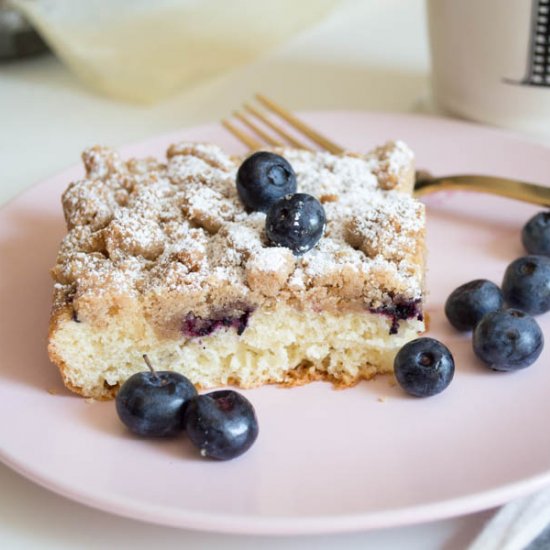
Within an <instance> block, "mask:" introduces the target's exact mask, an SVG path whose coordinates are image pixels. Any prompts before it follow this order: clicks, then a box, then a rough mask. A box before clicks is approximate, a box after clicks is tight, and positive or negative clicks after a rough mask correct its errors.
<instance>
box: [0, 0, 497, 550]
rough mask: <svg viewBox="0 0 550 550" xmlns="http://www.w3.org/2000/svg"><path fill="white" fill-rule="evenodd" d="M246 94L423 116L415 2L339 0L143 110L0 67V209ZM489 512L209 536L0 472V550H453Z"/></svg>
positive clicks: (210, 117)
mask: <svg viewBox="0 0 550 550" xmlns="http://www.w3.org/2000/svg"><path fill="white" fill-rule="evenodd" d="M256 91H264V92H266V93H269V95H271V96H272V97H273V98H275V99H277V100H279V101H280V102H281V103H283V104H285V105H287V106H288V107H290V108H292V109H295V110H300V109H302V110H316V109H350V108H352V109H362V110H383V111H400V112H407V111H418V110H425V108H426V107H425V106H426V105H427V104H428V105H429V102H428V101H427V98H428V97H429V55H428V44H427V35H426V21H425V13H424V4H423V1H422V0H368V1H364V0H363V1H362V0H354V1H350V2H348V3H346V4H345V5H344V6H343V7H342V8H340V9H339V10H337V11H336V12H335V13H333V14H332V15H331V16H330V17H329V18H328V19H326V20H325V21H324V22H322V23H321V24H320V25H318V26H317V27H315V28H312V29H310V30H308V31H306V32H305V33H303V34H301V35H300V36H298V37H296V38H295V39H293V40H292V41H290V42H288V43H286V44H285V45H284V46H282V47H280V48H278V49H277V50H276V51H274V52H272V54H271V55H269V56H268V57H267V58H263V59H262V60H259V61H257V62H255V63H253V64H252V65H249V66H246V67H244V68H241V69H238V70H236V71H234V72H232V73H230V74H226V75H223V76H220V77H218V78H216V79H215V80H213V81H210V82H208V83H207V84H202V85H200V86H197V87H195V88H194V89H192V90H187V91H184V92H182V93H180V94H179V95H177V96H175V97H172V98H170V99H169V100H167V101H164V102H162V103H159V104H156V105H154V106H139V105H130V104H125V103H121V102H118V101H114V100H110V99H108V98H105V97H101V96H98V95H95V94H93V93H92V92H90V91H88V90H87V89H85V88H84V87H83V86H82V85H81V84H80V83H79V82H78V81H77V80H76V79H75V78H74V77H73V75H72V74H71V73H70V72H68V71H67V70H66V69H65V68H64V67H63V66H62V65H61V63H60V62H59V61H57V60H56V59H55V58H54V57H53V56H48V55H47V56H42V57H40V58H35V59H30V60H26V61H23V62H17V63H8V64H2V65H0V121H1V122H0V124H1V126H0V176H1V178H0V204H1V203H4V202H5V201H6V200H8V199H9V198H10V197H12V196H14V195H16V194H17V193H18V192H20V191H22V190H23V189H25V188H27V187H29V186H31V185H33V183H35V182H37V181H39V180H41V179H44V178H45V177H47V176H49V175H51V174H53V173H55V172H56V171H58V170H61V169H63V168H65V167H66V166H68V165H71V164H74V163H75V162H77V161H78V159H79V155H80V152H81V150H82V149H83V148H84V147H86V146H88V145H89V144H93V143H98V142H100V143H105V144H109V145H113V146H118V145H122V144H124V143H128V142H133V141H139V140H140V139H142V138H145V137H148V136H150V135H153V134H158V133H164V132H169V131H173V130H176V129H178V128H182V127H186V126H191V125H196V124H200V123H204V122H211V121H216V120H219V119H220V118H221V117H222V116H226V115H227V114H228V113H230V112H231V111H232V110H233V109H234V108H235V107H236V106H238V105H240V104H241V103H242V102H243V101H244V100H246V99H249V98H250V97H251V96H252V94H253V93H254V92H256ZM0 314H1V313H0ZM3 421H5V419H4V420H3ZM493 513H494V511H491V510H489V511H485V512H481V513H478V514H472V515H469V516H463V517H459V518H453V519H449V520H445V521H438V522H433V523H428V524H422V525H416V526H410V527H402V528H394V529H385V530H379V531H370V532H364V533H352V534H345V535H331V536H326V535H325V536H320V537H314V536H307V537H282V538H281V537H258V536H254V537H248V536H233V535H231V536H230V535H219V534H209V533H201V532H194V531H186V530H179V529H173V528H166V527H159V526H155V525H148V524H145V523H140V522H137V521H133V520H129V519H124V518H119V517H116V516H112V515H109V514H106V513H103V512H100V511H97V510H93V509H91V508H88V507H86V506H83V505H80V504H76V503H74V502H72V501H69V500H67V499H65V498H63V497H61V496H58V495H56V494H54V493H51V492H49V491H47V490H45V489H43V488H41V487H38V486H36V485H35V484H33V483H31V482H29V481H27V480H26V479H24V478H22V477H20V476H19V475H18V474H16V473H14V472H13V471H11V470H9V469H8V468H7V467H5V466H3V465H0V547H1V548H9V549H15V548H25V549H32V548H41V549H42V548H56V549H63V548H103V547H112V548H126V547H128V548H130V547H131V548H133V549H135V550H138V549H141V548H144V549H145V548H147V549H150V548H153V547H154V548H172V547H186V548H205V549H210V548H212V549H213V548H230V549H231V548H235V549H236V548H239V549H248V548H250V549H252V548H254V549H256V548H269V549H279V548H284V549H289V550H290V549H293V548H301V549H302V548H316V549H317V548H318V549H326V548H344V547H345V548H350V549H351V548H362V549H364V548H376V549H379V550H386V549H394V548H407V549H410V550H414V549H422V550H430V549H443V550H454V549H462V548H465V547H466V546H467V545H468V543H469V542H470V541H471V540H472V539H473V537H474V536H475V535H476V533H477V532H478V531H479V529H481V527H482V526H483V524H484V522H485V521H487V519H488V518H490V517H491V515H492V514H493Z"/></svg>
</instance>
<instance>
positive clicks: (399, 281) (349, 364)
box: [49, 142, 425, 399]
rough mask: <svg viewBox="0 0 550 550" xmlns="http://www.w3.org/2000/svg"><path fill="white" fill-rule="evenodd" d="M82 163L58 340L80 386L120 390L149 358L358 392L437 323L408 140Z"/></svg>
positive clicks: (214, 379) (105, 156)
mask: <svg viewBox="0 0 550 550" xmlns="http://www.w3.org/2000/svg"><path fill="white" fill-rule="evenodd" d="M83 161H84V166H85V170H86V175H85V177H84V178H83V179H81V180H79V181H75V182H73V183H71V184H70V185H69V187H68V188H67V190H66V191H65V193H64V194H63V197H62V203H63V210H64V214H65V219H66V223H67V229H68V233H67V235H66V237H65V238H64V240H63V242H62V244H61V246H60V250H59V254H58V257H57V262H56V265H55V267H54V268H53V270H52V274H53V278H54V281H55V284H54V298H53V308H52V316H51V324H50V334H49V354H50V358H51V360H52V361H53V362H54V363H55V364H56V365H57V366H58V367H59V369H60V372H61V374H62V377H63V380H64V382H65V384H66V385H67V387H68V388H70V389H71V390H73V391H75V392H77V393H79V394H81V395H84V396H87V397H93V398H96V399H108V398H111V397H113V396H114V395H115V394H116V392H117V389H118V387H119V386H120V385H121V384H122V383H123V382H124V381H125V380H126V379H127V378H128V377H130V376H131V375H132V374H134V373H135V372H138V371H141V370H143V359H142V356H143V354H147V355H148V356H149V358H150V359H151V361H152V362H153V363H154V364H156V365H159V366H161V367H162V368H163V369H166V370H173V371H177V372H180V373H182V374H184V375H185V376H187V377H188V378H189V379H190V380H191V381H192V382H193V383H194V384H195V385H196V386H197V387H200V388H212V387H218V386H225V385H236V386H240V387H243V388H250V387H255V386H259V385H262V384H268V383H269V384H271V383H275V384H283V385H298V384H301V383H304V382H308V381H312V380H321V379H322V380H329V381H331V382H333V383H335V384H336V385H339V386H350V385H353V384H355V383H356V382H358V381H359V380H361V379H369V378H371V377H373V376H374V375H375V374H377V373H387V372H391V371H392V365H393V360H394V357H395V355H396V353H397V351H398V350H399V349H400V348H401V347H402V346H403V345H404V344H405V343H406V342H408V341H409V340H412V339H414V338H416V337H417V336H418V334H419V333H421V332H423V330H424V322H423V313H422V304H423V296H424V270H425V248H424V232H425V212H424V207H423V205H422V203H420V202H418V201H417V200H415V199H414V198H413V197H412V188H413V183H414V168H413V154H412V153H411V151H410V150H409V149H408V147H407V146H406V145H405V144H403V143H401V142H391V143H388V144H386V145H384V146H382V147H379V148H377V149H375V150H374V151H372V152H370V153H369V154H366V155H355V154H344V155H332V154H329V153H325V152H310V151H304V150H296V149H281V150H276V151H270V152H259V153H256V154H254V155H252V156H251V157H248V158H246V159H243V158H236V157H233V156H231V155H228V154H226V153H225V152H223V151H222V150H221V149H220V148H218V147H217V146H215V145H206V144H196V143H181V144H177V145H172V146H171V147H170V148H169V149H168V152H167V158H166V160H162V161H160V160H156V159H154V158H144V159H130V160H127V161H125V160H122V159H121V158H120V157H119V155H118V154H117V153H116V152H114V151H112V150H110V149H108V148H103V147H93V148H91V149H88V150H87V151H85V152H84V154H83Z"/></svg>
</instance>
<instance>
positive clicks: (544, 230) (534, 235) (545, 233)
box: [521, 212, 550, 256]
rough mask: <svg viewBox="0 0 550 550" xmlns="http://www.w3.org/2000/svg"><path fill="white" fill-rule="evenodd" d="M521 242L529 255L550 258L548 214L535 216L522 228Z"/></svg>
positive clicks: (549, 223)
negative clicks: (540, 255)
mask: <svg viewBox="0 0 550 550" xmlns="http://www.w3.org/2000/svg"><path fill="white" fill-rule="evenodd" d="M521 242H522V243H523V246H524V247H525V250H527V252H529V254H542V255H543V256H550V212H539V213H538V214H535V215H534V216H533V217H532V218H531V219H530V220H529V221H528V222H527V223H526V224H525V225H524V226H523V229H522V230H521Z"/></svg>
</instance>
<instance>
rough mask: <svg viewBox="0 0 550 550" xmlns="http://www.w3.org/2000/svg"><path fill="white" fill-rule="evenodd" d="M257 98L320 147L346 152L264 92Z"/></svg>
mask: <svg viewBox="0 0 550 550" xmlns="http://www.w3.org/2000/svg"><path fill="white" fill-rule="evenodd" d="M256 99H257V100H258V101H259V102H260V103H261V104H262V105H263V106H264V107H266V108H267V109H269V110H271V111H273V112H274V113H276V114H277V115H279V116H280V117H281V118H282V119H284V120H286V121H287V122H288V123H289V124H290V125H291V126H293V127H294V128H296V129H297V130H299V131H300V132H302V133H303V134H304V135H306V136H307V137H308V138H309V139H311V141H313V142H314V143H317V145H319V146H320V147H322V148H323V149H326V150H327V151H329V152H330V153H334V154H336V155H340V154H342V153H343V152H344V149H343V148H342V147H340V146H339V145H337V144H336V143H334V142H332V141H330V139H328V138H326V137H325V136H323V135H322V134H320V133H319V132H316V131H315V130H314V129H313V128H311V127H309V126H308V125H307V124H305V123H304V122H302V121H301V120H300V119H299V118H297V117H295V116H294V115H293V114H292V113H290V112H289V111H287V110H286V109H284V108H283V107H281V106H280V105H278V104H277V103H275V102H274V101H272V100H271V99H268V98H267V97H265V96H264V95H262V94H256Z"/></svg>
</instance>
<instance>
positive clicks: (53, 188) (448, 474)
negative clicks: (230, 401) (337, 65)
mask: <svg viewBox="0 0 550 550" xmlns="http://www.w3.org/2000/svg"><path fill="white" fill-rule="evenodd" d="M304 117H305V118H306V119H307V120H308V121H309V122H311V123H312V124H314V125H315V126H316V127H318V128H319V129H320V130H321V131H324V132H325V133H326V134H328V135H330V136H332V137H333V138H334V139H335V140H336V141H339V142H341V143H343V144H345V145H347V146H348V147H349V148H350V149H352V150H357V151H365V150H367V149H369V148H371V147H373V146H374V145H376V144H379V143H382V142H384V141H385V140H387V139H390V138H400V139H403V140H405V141H406V142H408V143H409V144H410V146H411V147H412V148H413V149H414V150H415V151H416V153H417V157H418V165H419V166H420V167H427V168H429V169H430V170H431V171H432V172H433V173H436V174H439V173H441V174H442V173H452V172H456V173H486V174H495V175H502V176H509V177H517V178H521V179H524V180H531V181H533V182H539V183H543V184H550V150H549V149H546V148H544V147H541V146H537V145H533V144H529V143H526V142H524V141H521V140H519V139H517V138H516V137H514V136H512V135H509V134H506V133H503V132H500V131H496V130H491V129H486V128H482V127H478V126H474V125H470V124H465V123H459V122H452V121H448V120H443V119H436V118H428V117H421V116H412V115H390V114H372V113H361V112H325V113H310V114H309V115H308V114H306V115H304ZM180 139H192V140H202V141H212V142H216V143H219V144H220V145H222V146H224V147H226V148H228V149H229V150H231V151H234V152H237V151H242V150H243V149H242V148H241V147H240V146H239V145H238V144H237V143H236V142H235V141H234V140H233V138H232V137H231V136H230V135H228V134H226V133H225V131H224V130H222V129H221V128H220V127H219V126H217V125H216V126H214V125H211V126H206V127H201V128H193V129H190V130H185V131H182V132H178V133H175V134H172V135H167V136H161V137H157V138H154V139H151V140H149V141H146V142H144V143H140V144H138V145H132V146H129V147H125V148H124V149H123V151H122V152H123V154H124V155H151V154H155V155H162V154H163V151H164V150H165V148H166V146H167V145H168V144H169V143H171V142H173V141H175V140H180ZM80 174H81V168H80V167H75V168H71V169H69V170H67V171H66V172H63V173H62V174H59V175H57V176H55V177H53V178H50V179H48V180H46V181H44V182H42V183H40V184H38V185H36V186H34V187H33V188H31V189H30V190H28V191H27V192H25V193H23V194H22V195H20V196H19V197H18V198H16V199H15V200H13V201H12V202H11V203H10V204H8V205H7V206H6V207H4V208H3V209H2V211H0V254H1V258H2V260H1V265H0V312H1V316H0V349H1V350H2V355H1V359H0V361H1V374H0V376H1V384H0V418H1V419H2V421H1V422H0V458H1V459H2V460H3V461H4V462H5V463H6V464H7V465H9V466H11V467H12V468H14V469H15V470H17V471H18V472H20V473H22V474H23V475H25V476H27V477H28V478H30V479H32V480H34V481H36V482H37V483H39V484H41V485H44V486H45V487H48V488H50V489H51V490H53V491H56V492H58V493H60V494H62V495H65V496H67V497H69V498H72V499H74V500H77V501H79V502H82V503H85V504H88V505H90V506H94V507H96V508H100V509H102V510H107V511H110V512H113V513H116V514H120V515H123V516H128V517H132V518H138V519H142V520H146V521H151V522H155V523H160V524H166V525H172V526H180V527H186V528H196V529H203V530H211V531H226V532H234V533H266V534H267V533H270V534H295V533H296V534H297V533H323V532H337V531H348V530H357V529H368V528H380V527H389V526H396V525H403V524H407V523H414V522H421V521H427V520H434V519H438V518H444V517H449V516H452V515H457V514H464V513H468V512H474V511H478V510H481V509H484V508H489V507H492V506H495V505H499V504H502V503H504V502H506V501H508V500H510V499H513V498H515V497H519V496H521V495H524V494H527V493H529V492H531V491H534V490H536V489H539V488H542V487H543V486H546V485H548V483H549V482H550V437H548V429H547V421H548V418H550V368H549V366H550V365H549V364H550V349H547V350H546V351H545V352H544V353H543V355H542V357H541V358H540V359H539V360H538V361H537V363H536V364H535V365H533V366H532V367H531V368H528V369H525V370H524V371H520V372H517V373H513V374H502V373H496V372H491V371H489V370H487V369H485V368H484V367H483V366H482V365H480V364H479V362H478V361H477V360H476V359H475V357H474V356H473V354H472V351H471V348H470V342H469V337H468V336H464V335H459V334H457V333H456V332H453V330H451V329H450V328H449V326H448V325H447V323H446V321H445V318H444V315H443V312H442V306H443V303H444V301H445V298H446V296H447V295H448V294H449V293H450V292H451V290H453V289H454V288H455V287H456V286H458V285H459V284H461V283H463V282H466V281H468V280H471V279H474V278H481V277H484V278H489V279H492V280H494V281H496V282H500V280H501V277H502V274H503V271H504V269H505V267H506V265H507V264H508V263H509V262H510V261H511V260H513V259H514V258H516V257H517V256H520V255H521V254H522V249H521V246H520V243H519V233H520V229H521V227H522V225H523V224H524V222H525V221H526V220H527V219H528V218H529V217H530V216H531V215H532V214H533V213H535V212H536V211H537V210H538V209H537V208H536V207H532V206H529V205H525V204H521V203H518V202H514V201H510V200H507V199H501V198H496V197H490V196H481V195H473V194H467V193H443V194H440V195H437V196H432V197H430V198H428V199H427V200H426V202H427V204H428V246H429V265H428V267H429V273H428V285H429V289H430V295H429V303H428V311H429V314H430V319H431V323H430V331H429V334H430V335H431V336H433V337H435V338H439V339H441V340H443V341H444V342H445V343H447V344H448V345H449V347H450V348H451V350H452V352H453V354H454V356H455V359H456V365H457V372H456V374H455V378H454V381H453V382H452V384H451V385H450V387H449V388H448V389H447V390H446V391H445V392H443V393H442V394H440V395H438V396H436V397H433V398H430V399H414V398H410V397H407V396H406V395H404V393H403V392H402V391H400V389H399V388H398V387H395V386H392V384H391V383H390V382H391V381H390V380H389V379H388V378H384V377H381V378H379V379H377V380H375V381H371V382H368V383H367V382H365V383H361V384H359V385H358V386H356V387H354V388H352V389H349V390H345V391H335V390H333V389H332V387H331V386H330V385H328V384H323V383H316V384H311V385H309V386H305V387H300V388H295V389H280V388H276V387H266V388H261V389H257V390H250V391H247V392H246V395H247V397H249V398H250V399H251V400H252V402H253V403H254V404H255V406H256V409H257V413H258V417H259V422H260V436H259V438H258V440H257V442H256V444H255V445H254V447H253V448H252V449H251V450H250V451H249V452H248V453H246V454H245V455H243V456H242V457H240V458H238V459H236V460H234V461H230V462H226V463H216V462H209V461H205V460H201V459H200V458H198V456H197V455H196V453H194V452H193V449H191V447H190V446H189V444H188V443H187V442H186V441H185V438H181V439H178V440H175V441H162V442H159V441H145V440H140V439H138V438H135V437H132V436H130V435H129V434H128V433H127V432H126V431H125V429H124V428H123V427H122V425H121V424H120V422H119V421H118V419H117V417H116V413H115V409H114V404H113V403H112V402H111V403H98V402H92V403H90V402H87V401H86V400H84V399H81V398H78V397H75V396H74V395H72V394H70V393H69V392H68V391H66V390H65V389H64V388H63V387H62V385H61V384H60V381H59V377H58V374H57V371H56V369H55V368H54V367H53V366H52V365H51V364H50V363H49V361H48V358H47V355H46V351H45V348H46V334H47V327H48V314H49V307H50V293H51V285H52V283H51V280H50V278H49V274H48V268H49V267H51V266H52V265H53V263H54V258H55V255H56V249H57V247H58V244H59V241H60V239H61V238H62V236H63V233H64V223H63V216H62V213H61V208H60V200H59V196H60V194H61V192H62V190H63V189H64V188H65V186H66V185H67V183H68V182H69V181H71V180H72V179H74V178H77V177H78V176H79V175H80ZM539 320H540V323H541V325H542V326H543V329H544V331H545V332H546V334H550V317H549V316H548V315H546V316H542V317H540V318H539ZM545 434H546V435H545Z"/></svg>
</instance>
